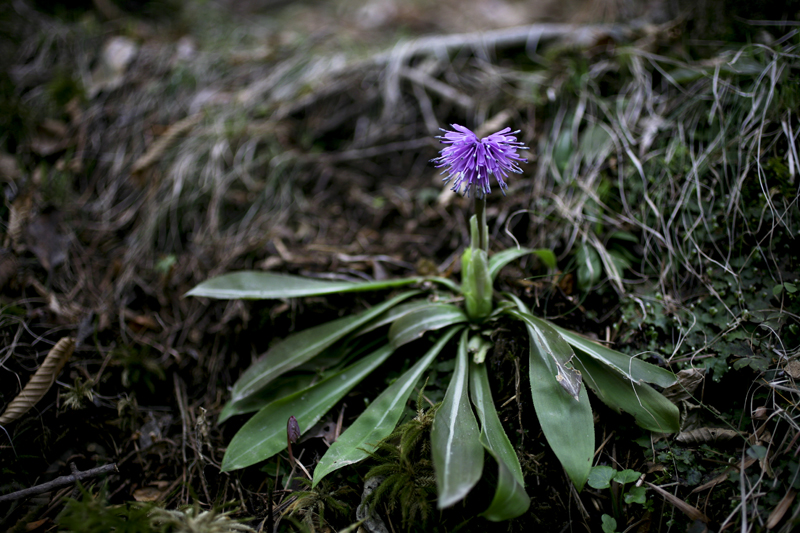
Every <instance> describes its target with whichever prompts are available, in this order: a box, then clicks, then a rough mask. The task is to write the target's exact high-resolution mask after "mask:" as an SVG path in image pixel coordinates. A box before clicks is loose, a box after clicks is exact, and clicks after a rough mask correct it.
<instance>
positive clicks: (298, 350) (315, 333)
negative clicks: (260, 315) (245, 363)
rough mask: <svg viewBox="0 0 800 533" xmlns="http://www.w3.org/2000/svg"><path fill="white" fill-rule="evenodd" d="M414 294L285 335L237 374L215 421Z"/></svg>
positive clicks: (241, 409)
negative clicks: (239, 375)
mask: <svg viewBox="0 0 800 533" xmlns="http://www.w3.org/2000/svg"><path fill="white" fill-rule="evenodd" d="M415 294H418V293H417V292H407V293H404V294H401V295H399V296H396V297H394V298H392V299H391V300H389V301H387V302H384V303H382V304H380V305H376V306H375V307H372V308H370V309H367V310H366V311H362V312H361V313H358V314H356V315H353V316H349V317H345V318H340V319H338V320H333V321H331V322H327V323H325V324H322V325H320V326H316V327H313V328H309V329H307V330H304V331H300V332H298V333H293V334H292V335H289V336H288V337H286V338H285V339H284V340H283V341H281V342H279V343H278V344H276V345H275V346H273V347H272V348H270V349H269V351H267V353H265V354H264V355H262V356H261V357H260V358H259V359H258V360H257V361H256V362H255V363H253V365H252V366H250V368H248V369H247V370H245V372H244V373H243V374H242V375H241V377H239V379H238V380H237V381H236V383H235V384H234V386H233V392H232V394H231V399H230V401H229V402H228V403H227V404H226V405H225V408H224V409H223V410H222V413H220V417H219V421H220V422H223V421H225V420H227V419H228V418H230V417H231V416H233V415H236V414H240V413H244V412H248V408H247V403H248V402H246V401H245V400H247V398H248V397H250V396H252V395H254V394H257V393H258V392H259V391H260V390H262V389H263V388H264V387H265V386H266V385H268V384H269V383H270V382H271V381H272V380H274V379H276V378H277V377H279V376H280V375H282V374H284V373H285V372H288V371H289V370H292V369H293V368H296V367H297V366H299V365H301V364H303V363H305V362H306V361H308V360H309V359H312V358H313V357H315V356H317V355H319V354H320V353H321V352H322V351H323V350H325V349H326V348H328V347H329V346H331V345H332V344H333V343H335V342H337V341H339V340H340V339H342V338H343V337H345V336H346V335H348V334H350V333H352V332H353V331H355V330H357V329H358V328H359V327H361V326H363V325H364V324H366V323H368V322H369V321H370V320H373V319H374V318H375V317H377V316H380V315H381V314H382V313H384V312H385V311H387V310H388V309H391V308H392V307H393V306H395V305H397V304H399V303H400V302H402V301H403V300H405V299H407V298H409V297H411V296H413V295H415Z"/></svg>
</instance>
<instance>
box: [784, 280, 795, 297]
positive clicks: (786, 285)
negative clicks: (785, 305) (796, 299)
mask: <svg viewBox="0 0 800 533" xmlns="http://www.w3.org/2000/svg"><path fill="white" fill-rule="evenodd" d="M783 288H784V289H786V292H788V293H789V294H794V293H796V292H797V285H795V284H794V283H789V282H788V281H787V282H786V283H784V284H783Z"/></svg>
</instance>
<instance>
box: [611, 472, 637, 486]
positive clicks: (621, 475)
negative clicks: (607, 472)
mask: <svg viewBox="0 0 800 533" xmlns="http://www.w3.org/2000/svg"><path fill="white" fill-rule="evenodd" d="M640 477H642V474H641V473H639V472H637V471H636V470H631V469H630V468H626V469H625V470H623V471H621V472H617V473H616V474H614V481H616V482H617V483H620V484H622V485H625V484H627V483H633V482H634V481H636V480H638V479H639V478H640Z"/></svg>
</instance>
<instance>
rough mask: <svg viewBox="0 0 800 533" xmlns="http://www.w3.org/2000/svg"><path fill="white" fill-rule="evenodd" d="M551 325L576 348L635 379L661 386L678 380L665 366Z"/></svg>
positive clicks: (666, 385) (667, 385)
mask: <svg viewBox="0 0 800 533" xmlns="http://www.w3.org/2000/svg"><path fill="white" fill-rule="evenodd" d="M550 325H551V326H552V327H553V329H555V330H556V331H557V332H558V333H559V334H560V335H561V336H562V337H563V338H564V340H565V341H567V342H568V343H570V344H571V345H572V346H573V347H574V348H576V349H578V350H580V351H581V352H584V353H585V354H587V355H589V356H590V357H592V358H594V359H596V360H598V361H600V362H603V363H605V364H607V365H611V366H613V367H614V368H616V369H617V370H619V371H620V372H622V373H623V374H624V375H625V376H627V377H629V378H630V379H632V380H633V381H636V382H646V383H652V384H654V385H658V386H659V387H669V386H670V385H672V384H673V383H675V381H677V378H676V377H675V374H673V373H672V372H670V371H669V370H667V369H665V368H661V367H659V366H656V365H652V364H650V363H648V362H646V361H642V360H641V359H638V358H636V357H631V356H630V355H625V354H624V353H621V352H618V351H616V350H612V349H611V348H607V347H605V346H603V345H602V344H597V343H596V342H592V341H590V340H589V339H586V338H584V337H581V336H580V335H578V334H577V333H573V332H571V331H569V330H567V329H564V328H560V327H558V326H556V325H555V324H550Z"/></svg>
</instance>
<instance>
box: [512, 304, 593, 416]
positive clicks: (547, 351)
mask: <svg viewBox="0 0 800 533" xmlns="http://www.w3.org/2000/svg"><path fill="white" fill-rule="evenodd" d="M509 313H510V314H511V315H512V316H515V317H516V318H518V319H519V320H521V321H523V322H524V323H525V324H526V325H527V326H528V331H529V332H530V334H531V340H532V342H533V344H532V345H531V347H532V349H533V347H534V346H535V347H536V350H537V351H538V353H539V354H540V355H541V356H542V357H547V358H548V359H549V361H550V363H551V366H552V367H553V368H555V370H556V373H555V374H554V376H555V379H556V381H557V382H558V383H559V385H561V387H563V388H564V390H565V391H567V392H568V393H569V394H570V396H572V397H573V398H575V400H576V401H577V400H578V397H579V393H580V390H581V374H580V372H576V371H575V369H574V368H572V364H571V360H572V357H573V356H574V355H575V353H574V352H573V351H572V348H571V347H570V345H569V344H567V342H566V341H565V340H564V339H562V338H561V336H560V335H559V334H558V333H557V332H556V331H555V330H554V329H553V328H552V327H551V326H550V324H548V323H547V322H545V321H544V320H539V319H537V318H536V317H534V316H533V315H530V314H527V313H520V312H518V311H513V310H512V311H509Z"/></svg>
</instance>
